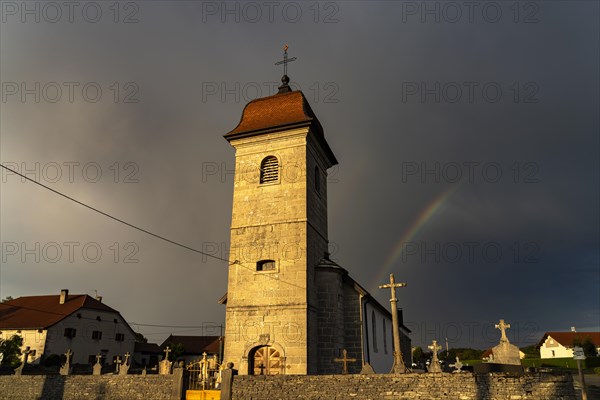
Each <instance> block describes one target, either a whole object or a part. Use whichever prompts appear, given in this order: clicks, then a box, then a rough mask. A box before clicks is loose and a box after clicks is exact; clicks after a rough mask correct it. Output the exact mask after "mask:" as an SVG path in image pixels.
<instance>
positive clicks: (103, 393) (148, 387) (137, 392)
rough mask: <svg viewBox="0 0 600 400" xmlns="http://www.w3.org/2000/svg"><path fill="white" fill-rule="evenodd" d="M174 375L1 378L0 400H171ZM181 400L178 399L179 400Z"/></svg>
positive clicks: (24, 376) (25, 376) (12, 376)
mask: <svg viewBox="0 0 600 400" xmlns="http://www.w3.org/2000/svg"><path fill="white" fill-rule="evenodd" d="M173 379H174V378H173V375H146V376H141V375H127V376H119V375H101V376H95V375H70V376H61V375H22V376H15V375H2V376H0V400H38V399H39V400H54V399H64V400H84V399H94V400H104V399H106V400H137V399H139V400H148V399H152V400H171V399H175V398H177V397H176V396H175V397H174V396H173V394H172V393H173ZM177 400H178V399H177Z"/></svg>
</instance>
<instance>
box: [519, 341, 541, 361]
mask: <svg viewBox="0 0 600 400" xmlns="http://www.w3.org/2000/svg"><path fill="white" fill-rule="evenodd" d="M521 351H522V352H523V353H525V358H540V351H539V350H538V348H537V347H536V345H535V344H532V345H531V346H525V347H521Z"/></svg>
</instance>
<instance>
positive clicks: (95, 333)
mask: <svg viewBox="0 0 600 400" xmlns="http://www.w3.org/2000/svg"><path fill="white" fill-rule="evenodd" d="M92 339H93V340H100V339H102V331H93V332H92Z"/></svg>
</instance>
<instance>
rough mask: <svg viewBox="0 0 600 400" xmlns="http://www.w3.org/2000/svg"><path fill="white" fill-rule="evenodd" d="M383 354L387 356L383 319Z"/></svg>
mask: <svg viewBox="0 0 600 400" xmlns="http://www.w3.org/2000/svg"><path fill="white" fill-rule="evenodd" d="M382 332H383V352H384V353H385V354H387V332H386V331H385V318H384V319H383V331H382Z"/></svg>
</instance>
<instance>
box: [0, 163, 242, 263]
mask: <svg viewBox="0 0 600 400" xmlns="http://www.w3.org/2000/svg"><path fill="white" fill-rule="evenodd" d="M0 166H2V168H4V169H6V170H8V171H10V172H12V173H13V174H16V175H19V176H20V177H21V178H25V179H27V180H28V181H29V182H32V183H35V184H36V185H40V186H41V187H43V188H44V189H48V190H50V191H51V192H54V193H56V194H57V195H59V196H62V197H64V198H66V199H69V200H71V201H73V202H75V203H77V204H79V205H81V206H84V207H86V208H89V209H90V210H92V211H95V212H97V213H99V214H102V215H104V216H105V217H108V218H111V219H113V220H115V221H117V222H120V223H122V224H125V225H127V226H129V227H131V228H134V229H137V230H138V231H140V232H144V233H146V234H148V235H151V236H154V237H155V238H158V239H161V240H164V241H165V242H168V243H171V244H174V245H176V246H179V247H183V248H184V249H187V250H190V251H193V252H195V253H199V254H202V255H205V256H207V257H212V258H214V259H217V260H219V261H224V262H226V263H229V260H227V259H225V258H221V257H219V256H215V255H212V254H208V253H206V252H204V251H200V250H197V249H194V248H192V247H189V246H186V245H185V244H181V243H178V242H176V241H174V240H171V239H167V238H166V237H164V236H160V235H157V234H156V233H152V232H150V231H148V230H146V229H144V228H140V227H139V226H137V225H133V224H130V223H129V222H127V221H123V220H122V219H120V218H117V217H115V216H113V215H110V214H108V213H105V212H104V211H102V210H99V209H97V208H95V207H92V206H89V205H87V204H85V203H83V202H81V201H79V200H77V199H74V198H73V197H71V196H68V195H66V194H64V193H61V192H59V191H58V190H54V189H52V188H51V187H49V186H46V185H44V184H43V183H40V182H38V181H36V180H34V179H31V178H28V177H27V176H25V175H23V174H20V173H18V172H17V171H15V170H13V169H11V168H8V167H7V166H5V165H2V164H0ZM233 263H234V264H235V263H238V261H237V260H236V261H234V262H233Z"/></svg>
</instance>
